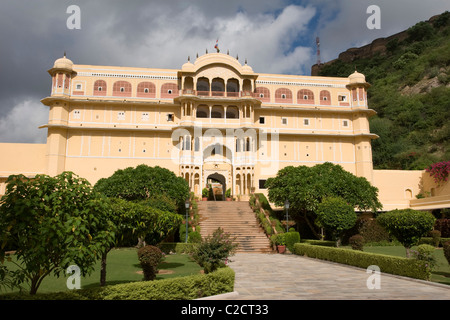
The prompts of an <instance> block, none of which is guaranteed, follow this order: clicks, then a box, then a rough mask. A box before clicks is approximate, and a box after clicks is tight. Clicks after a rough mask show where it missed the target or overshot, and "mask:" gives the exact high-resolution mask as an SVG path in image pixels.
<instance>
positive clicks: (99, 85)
mask: <svg viewBox="0 0 450 320" xmlns="http://www.w3.org/2000/svg"><path fill="white" fill-rule="evenodd" d="M106 88H107V86H106V81H105V80H97V81H95V82H94V96H106Z"/></svg>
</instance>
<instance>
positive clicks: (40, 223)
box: [0, 172, 115, 294]
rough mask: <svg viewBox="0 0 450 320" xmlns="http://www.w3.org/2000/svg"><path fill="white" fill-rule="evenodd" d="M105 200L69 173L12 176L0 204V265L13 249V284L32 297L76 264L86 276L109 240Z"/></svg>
mask: <svg viewBox="0 0 450 320" xmlns="http://www.w3.org/2000/svg"><path fill="white" fill-rule="evenodd" d="M109 214H110V207H109V205H108V202H107V200H106V199H104V198H103V197H101V195H100V194H98V193H96V192H94V191H93V189H92V186H91V185H90V183H89V182H88V181H87V180H85V179H83V178H80V177H78V176H76V175H75V174H73V173H71V172H64V173H62V174H60V175H58V176H56V177H50V176H47V175H37V176H36V177H35V178H27V177H25V176H24V175H13V176H10V177H9V178H8V180H7V187H6V193H5V195H4V196H3V197H2V199H1V201H0V239H1V241H2V244H1V248H2V249H1V250H0V260H1V262H2V263H3V262H4V259H5V250H4V248H5V247H6V246H10V247H14V248H15V249H16V257H17V262H15V261H12V262H13V263H15V264H16V265H17V266H18V268H19V270H20V271H19V272H15V273H13V276H14V277H15V280H14V281H15V282H16V283H22V282H28V283H29V285H30V294H35V293H36V292H37V290H38V288H39V286H40V284H41V283H42V280H43V279H44V278H45V277H46V276H47V275H49V274H51V273H53V274H54V275H56V276H59V275H60V274H61V272H63V273H64V272H65V270H66V269H67V267H68V266H69V265H71V264H75V265H77V266H78V267H79V268H80V271H81V275H82V276H85V275H86V274H89V273H91V272H92V271H93V266H94V263H95V261H96V260H97V259H98V258H99V257H100V256H101V255H102V254H103V253H104V252H105V250H106V248H109V247H110V246H111V244H112V243H113V241H114V235H115V234H114V226H113V225H112V224H111V222H110V220H109Z"/></svg>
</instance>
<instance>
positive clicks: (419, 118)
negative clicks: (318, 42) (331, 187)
mask: <svg viewBox="0 0 450 320" xmlns="http://www.w3.org/2000/svg"><path fill="white" fill-rule="evenodd" d="M355 67H356V68H357V70H358V72H361V73H363V74H365V75H366V80H367V81H368V82H369V83H370V84H371V85H372V86H371V88H370V89H369V91H368V97H369V107H370V108H371V109H374V110H375V111H376V112H377V116H375V117H373V118H372V119H371V120H370V125H371V131H372V132H373V133H375V134H378V135H379V136H380V138H379V139H377V140H374V141H373V160H374V166H375V168H378V169H424V168H425V167H426V166H428V165H429V164H431V163H434V162H438V161H443V160H449V159H450V150H449V147H450V12H445V13H443V14H441V15H438V16H435V17H432V18H431V19H430V20H428V21H423V22H419V23H417V24H416V25H415V26H413V27H411V28H409V29H408V30H405V31H403V32H400V33H397V34H395V35H392V36H390V37H387V38H382V39H377V40H374V41H373V42H372V43H371V44H369V45H366V46H364V47H361V48H351V49H349V50H347V51H345V52H343V53H341V54H340V55H339V57H338V58H337V59H335V60H333V61H330V62H327V63H324V64H321V65H320V66H317V65H315V66H313V67H312V70H311V74H312V75H320V76H339V77H347V76H348V75H349V74H351V73H352V72H353V71H354V70H355Z"/></svg>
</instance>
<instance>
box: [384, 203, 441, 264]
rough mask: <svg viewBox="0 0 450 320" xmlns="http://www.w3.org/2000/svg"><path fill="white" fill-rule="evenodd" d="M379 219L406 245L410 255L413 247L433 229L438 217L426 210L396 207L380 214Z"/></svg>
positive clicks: (407, 252) (407, 253)
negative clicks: (399, 208)
mask: <svg viewBox="0 0 450 320" xmlns="http://www.w3.org/2000/svg"><path fill="white" fill-rule="evenodd" d="M377 221H378V223H379V224H380V225H381V226H383V227H384V228H385V229H386V230H387V231H388V232H389V233H390V234H391V235H392V236H394V237H395V238H396V239H397V240H398V241H399V242H400V243H401V244H402V245H403V246H404V247H405V249H406V255H407V256H408V257H409V256H410V249H411V247H412V246H414V245H416V244H417V243H418V242H419V240H420V238H421V237H423V236H424V235H426V234H427V233H428V232H429V231H431V230H432V229H433V226H434V223H435V221H436V218H435V217H434V216H433V215H432V214H431V213H429V212H426V211H416V210H412V209H403V210H398V209H396V210H392V211H389V212H385V213H382V214H380V215H379V216H378V217H377Z"/></svg>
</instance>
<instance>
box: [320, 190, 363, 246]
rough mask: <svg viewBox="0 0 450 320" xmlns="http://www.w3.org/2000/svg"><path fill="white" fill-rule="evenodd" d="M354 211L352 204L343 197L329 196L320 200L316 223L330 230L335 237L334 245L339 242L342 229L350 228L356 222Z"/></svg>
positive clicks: (337, 244)
mask: <svg viewBox="0 0 450 320" xmlns="http://www.w3.org/2000/svg"><path fill="white" fill-rule="evenodd" d="M356 219H357V216H356V212H355V209H354V208H353V206H351V205H349V204H348V203H347V202H346V201H345V200H344V199H342V198H338V197H329V198H325V199H323V200H322V202H321V203H320V204H319V205H318V207H317V219H316V221H315V222H316V224H317V225H318V226H319V227H323V228H325V229H326V230H329V231H331V233H332V235H333V237H334V238H335V239H336V246H337V247H339V245H340V243H341V238H342V234H343V232H344V231H346V230H348V229H351V228H352V227H353V226H354V225H355V223H356Z"/></svg>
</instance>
